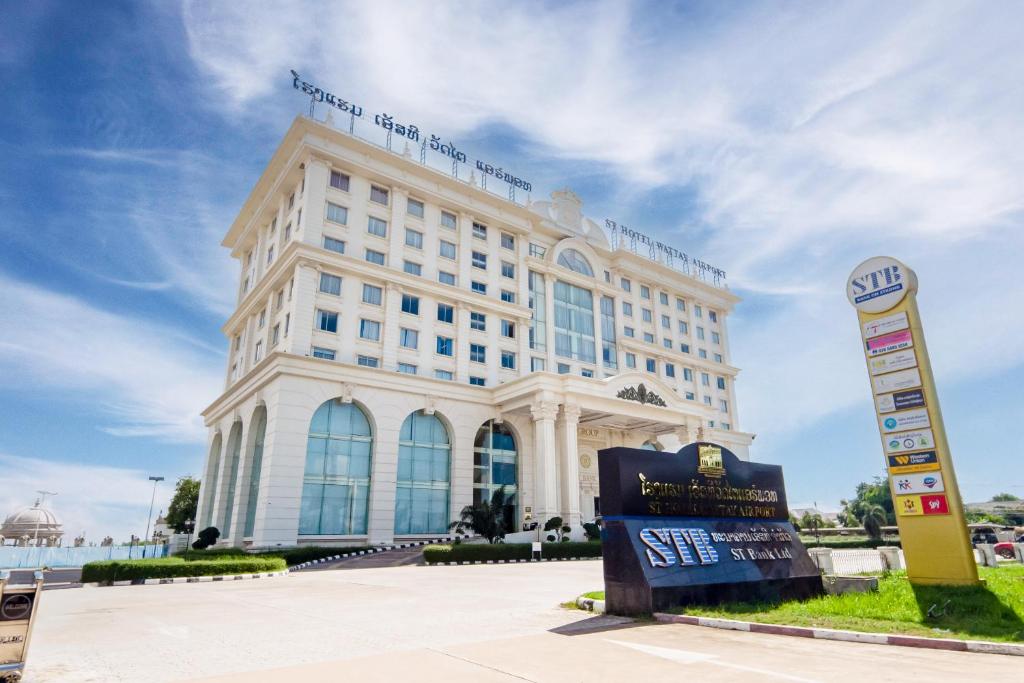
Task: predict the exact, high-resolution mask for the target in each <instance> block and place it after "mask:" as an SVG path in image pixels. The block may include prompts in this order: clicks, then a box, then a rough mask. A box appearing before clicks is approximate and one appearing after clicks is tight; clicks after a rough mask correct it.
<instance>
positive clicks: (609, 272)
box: [604, 270, 612, 282]
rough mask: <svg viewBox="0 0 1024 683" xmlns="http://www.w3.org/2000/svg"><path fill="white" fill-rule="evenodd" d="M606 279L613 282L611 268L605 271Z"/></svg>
mask: <svg viewBox="0 0 1024 683" xmlns="http://www.w3.org/2000/svg"><path fill="white" fill-rule="evenodd" d="M604 281H605V282H611V281H612V273H611V271H610V270H606V271H604Z"/></svg>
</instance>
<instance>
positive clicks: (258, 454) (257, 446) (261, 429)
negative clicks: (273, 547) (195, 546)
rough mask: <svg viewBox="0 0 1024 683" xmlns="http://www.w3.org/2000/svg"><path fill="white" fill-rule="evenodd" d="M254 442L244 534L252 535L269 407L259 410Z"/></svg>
mask: <svg viewBox="0 0 1024 683" xmlns="http://www.w3.org/2000/svg"><path fill="white" fill-rule="evenodd" d="M254 424H255V425H256V426H255V427H254V429H255V430H256V431H255V437H254V439H253V442H252V461H251V463H250V468H249V469H250V472H249V500H248V501H247V502H246V504H245V530H244V531H243V532H242V535H243V536H252V533H253V530H254V529H255V527H256V503H257V502H258V498H259V494H260V470H261V469H262V468H263V441H264V439H265V438H266V436H267V409H266V408H263V407H261V408H259V410H257V415H256V420H255V422H254Z"/></svg>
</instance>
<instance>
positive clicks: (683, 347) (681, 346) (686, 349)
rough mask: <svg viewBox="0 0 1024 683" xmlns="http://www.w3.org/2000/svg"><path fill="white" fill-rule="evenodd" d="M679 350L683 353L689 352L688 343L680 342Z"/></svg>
mask: <svg viewBox="0 0 1024 683" xmlns="http://www.w3.org/2000/svg"><path fill="white" fill-rule="evenodd" d="M679 350H680V351H681V352H683V353H689V352H690V345H689V344H680V345H679Z"/></svg>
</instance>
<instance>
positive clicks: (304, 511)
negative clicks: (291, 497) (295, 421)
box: [299, 399, 373, 536]
mask: <svg viewBox="0 0 1024 683" xmlns="http://www.w3.org/2000/svg"><path fill="white" fill-rule="evenodd" d="M372 449H373V434H372V433H371V432H370V423H369V421H368V420H367V419H366V415H365V414H364V413H363V411H362V410H360V409H359V407H358V406H356V405H355V404H353V403H342V402H341V399H331V400H329V401H327V402H326V403H324V404H323V405H321V406H320V407H319V408H317V410H316V412H315V413H314V414H313V420H312V422H310V425H309V440H308V441H307V445H306V470H305V474H304V477H303V481H302V507H301V511H300V513H299V535H307V536H308V535H332V536H341V535H346V534H365V533H366V519H367V506H368V503H369V500H370V495H369V494H370V453H371V451H372Z"/></svg>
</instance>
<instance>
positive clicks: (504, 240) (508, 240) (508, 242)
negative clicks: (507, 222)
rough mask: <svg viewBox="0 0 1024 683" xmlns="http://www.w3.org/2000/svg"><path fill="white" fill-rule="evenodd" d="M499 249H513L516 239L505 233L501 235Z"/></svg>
mask: <svg viewBox="0 0 1024 683" xmlns="http://www.w3.org/2000/svg"><path fill="white" fill-rule="evenodd" d="M501 247H502V248H503V249H515V248H516V238H515V237H513V236H512V235H510V234H508V233H507V232H503V233H501Z"/></svg>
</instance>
